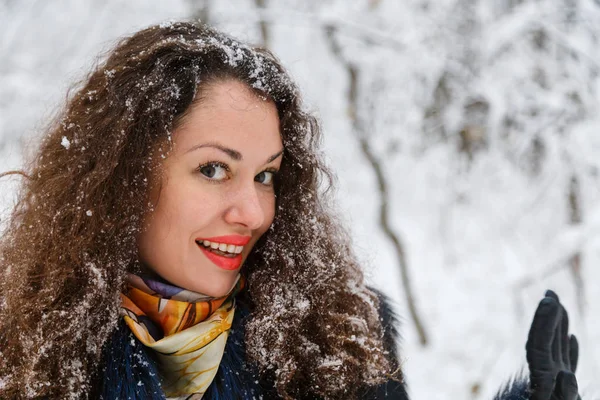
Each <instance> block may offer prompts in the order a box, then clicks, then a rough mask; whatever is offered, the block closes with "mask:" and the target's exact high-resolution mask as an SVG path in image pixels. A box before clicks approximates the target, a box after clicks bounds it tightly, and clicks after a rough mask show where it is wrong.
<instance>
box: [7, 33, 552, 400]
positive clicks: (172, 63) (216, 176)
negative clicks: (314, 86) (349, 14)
mask: <svg viewBox="0 0 600 400" xmlns="http://www.w3.org/2000/svg"><path fill="white" fill-rule="evenodd" d="M319 139H320V131H319V127H318V124H317V123H316V120H315V119H314V117H312V116H311V115H309V114H307V113H306V112H304V111H303V109H302V106H301V103H300V98H299V96H298V91H297V89H296V87H295V85H294V84H293V83H292V82H291V81H290V79H289V77H288V75H287V74H286V73H285V71H284V70H283V68H282V67H281V65H280V64H279V62H278V61H277V60H276V59H275V57H274V56H273V55H271V54H270V53H269V52H268V51H266V50H261V49H257V48H250V47H248V46H246V45H244V44H242V43H240V42H238V41H236V40H233V39H231V38H229V37H227V36H226V35H223V34H222V33H219V32H217V31H214V30H212V29H210V28H208V27H206V26H200V25H196V24H191V23H175V24H165V25H160V26H154V27H150V28H148V29H145V30H142V31H140V32H138V33H136V34H134V35H133V36H131V37H129V38H126V39H124V40H123V41H122V42H121V43H120V44H119V45H118V46H117V47H116V48H115V49H114V50H113V51H112V52H111V53H110V54H109V56H108V58H107V60H106V61H105V62H104V63H102V64H100V65H99V66H98V67H97V68H96V70H95V71H94V72H93V73H92V74H91V75H90V76H89V77H88V79H87V80H86V81H85V82H84V83H83V85H82V86H81V87H80V88H79V90H78V91H77V92H76V94H75V95H74V96H73V98H72V99H71V100H70V101H69V103H68V104H67V106H66V108H65V110H64V113H63V114H62V115H61V116H60V118H59V119H58V120H57V122H56V123H55V124H54V125H53V126H51V127H50V129H49V131H48V133H47V135H46V136H45V138H44V139H43V142H42V145H41V148H40V149H39V152H38V153H37V156H36V158H35V159H34V160H33V161H32V163H31V165H30V166H29V168H28V172H27V174H26V175H27V179H26V180H25V181H24V184H23V187H22V190H21V192H20V197H19V201H18V204H17V206H16V207H15V209H14V212H13V214H12V217H11V221H10V224H9V227H8V229H7V231H6V233H5V235H4V237H3V238H2V243H1V244H0V246H1V247H0V249H1V250H0V254H1V257H2V258H1V259H0V261H1V262H0V264H1V265H2V271H3V274H2V280H1V285H2V287H1V288H0V289H1V293H2V296H3V301H2V303H1V304H2V308H1V310H0V352H1V354H0V358H1V359H2V360H3V363H2V364H0V379H1V380H0V397H1V398H61V399H62V398H74V399H79V398H103V399H109V398H110V399H113V398H131V399H155V398H156V399H159V398H165V397H167V398H207V399H212V398H218V399H221V398H243V399H251V398H288V399H289V398H294V399H297V398H306V399H312V398H328V399H335V398H340V399H352V398H369V399H370V398H384V397H386V398H397V399H405V398H407V395H406V390H405V386H404V382H403V379H402V374H401V371H400V368H399V362H398V359H397V358H396V354H397V352H396V348H395V343H396V336H397V334H396V328H395V326H396V322H395V319H394V318H393V315H392V314H391V312H390V311H389V307H388V306H387V305H386V303H385V301H384V300H383V299H382V298H381V296H379V295H377V293H375V292H374V291H372V290H370V289H369V288H367V287H365V285H364V282H363V276H362V273H361V271H360V268H359V266H358V264H357V261H356V259H355V257H354V255H353V253H352V249H351V248H350V244H349V240H348V238H347V236H346V234H345V232H344V231H343V229H342V228H341V227H340V226H339V225H338V223H337V222H336V220H335V217H333V216H332V213H331V212H330V211H329V210H328V208H327V203H326V201H325V199H324V197H323V195H322V194H321V193H320V192H319V190H318V187H319V186H320V185H321V184H323V181H322V180H323V179H328V178H329V176H330V175H329V172H328V170H327V169H326V168H325V167H324V165H323V164H322V161H321V158H320V155H319V153H318V150H317V145H318V142H319ZM325 183H327V182H325ZM557 303H558V302H557ZM532 332H537V331H536V330H532Z"/></svg>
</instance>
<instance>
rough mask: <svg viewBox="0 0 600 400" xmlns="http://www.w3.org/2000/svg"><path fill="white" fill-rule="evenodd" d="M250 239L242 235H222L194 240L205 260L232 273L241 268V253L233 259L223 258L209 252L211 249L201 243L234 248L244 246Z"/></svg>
mask: <svg viewBox="0 0 600 400" xmlns="http://www.w3.org/2000/svg"><path fill="white" fill-rule="evenodd" d="M250 239H252V237H251V236H242V235H224V236H214V237H207V238H196V242H197V244H198V247H200V250H202V252H203V253H204V255H205V256H206V258H208V259H209V260H210V261H212V263H213V264H215V265H216V266H217V267H219V268H222V269H225V270H228V271H233V270H236V269H238V268H240V267H241V265H242V253H240V254H238V255H236V256H235V257H225V256H221V255H219V254H216V253H215V252H213V251H211V249H209V248H207V247H204V246H203V245H202V242H203V241H205V240H208V241H210V242H212V243H223V244H226V245H228V246H229V245H234V246H245V245H247V244H248V243H249V242H250Z"/></svg>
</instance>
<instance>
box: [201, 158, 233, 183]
mask: <svg viewBox="0 0 600 400" xmlns="http://www.w3.org/2000/svg"><path fill="white" fill-rule="evenodd" d="M198 171H199V172H200V173H201V174H202V175H204V176H205V177H207V178H209V179H211V180H215V181H221V180H223V179H225V178H227V171H229V167H227V165H225V164H223V163H220V162H215V161H211V162H208V163H206V164H202V165H201V166H199V167H198Z"/></svg>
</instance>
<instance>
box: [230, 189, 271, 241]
mask: <svg viewBox="0 0 600 400" xmlns="http://www.w3.org/2000/svg"><path fill="white" fill-rule="evenodd" d="M255 185H256V182H254V181H252V182H251V183H248V184H240V185H239V186H238V187H237V188H236V189H235V190H233V191H230V192H229V193H228V195H227V196H228V197H229V199H228V202H229V207H227V210H226V212H225V221H226V222H227V223H229V224H232V225H243V226H245V227H247V228H249V229H251V230H255V229H258V228H260V227H261V226H262V225H263V223H264V222H265V211H264V209H263V206H262V203H261V199H260V193H258V191H257V189H256V187H255Z"/></svg>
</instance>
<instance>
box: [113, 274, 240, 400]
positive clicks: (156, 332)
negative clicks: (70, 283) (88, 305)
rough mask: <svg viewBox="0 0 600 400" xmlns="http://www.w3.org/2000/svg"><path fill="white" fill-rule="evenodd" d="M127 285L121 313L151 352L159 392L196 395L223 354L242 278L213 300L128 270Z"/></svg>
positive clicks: (177, 396)
mask: <svg viewBox="0 0 600 400" xmlns="http://www.w3.org/2000/svg"><path fill="white" fill-rule="evenodd" d="M127 283H128V290H127V293H125V294H121V311H122V314H123V316H124V318H125V322H126V323H127V326H129V328H130V329H131V331H132V332H133V334H134V335H135V337H136V338H138V340H139V341H140V342H142V343H143V344H144V345H145V346H147V347H149V348H151V349H152V350H154V351H155V353H156V355H157V358H158V360H159V364H160V371H161V378H162V386H163V390H164V392H165V395H166V396H167V398H173V399H180V398H181V399H201V398H202V395H203V394H204V392H205V391H206V389H207V388H208V386H209V385H210V384H211V382H212V381H213V379H214V377H215V375H216V374H217V370H218V367H219V363H220V362H221V358H222V357H223V352H224V350H225V343H226V342H227V337H228V335H229V330H230V328H231V323H232V322H233V314H234V311H235V295H236V294H237V293H238V292H239V291H240V290H241V289H242V288H243V286H244V280H243V278H241V277H240V276H238V280H237V281H236V283H235V284H234V286H233V287H232V289H231V291H230V292H229V293H228V294H227V295H225V296H224V297H219V298H214V297H209V296H205V295H202V294H199V293H195V292H192V291H189V290H185V289H182V288H179V287H176V286H172V285H169V284H167V283H164V282H160V281H157V280H153V279H150V278H146V277H140V276H137V275H131V274H130V275H129V276H128V277H127Z"/></svg>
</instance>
